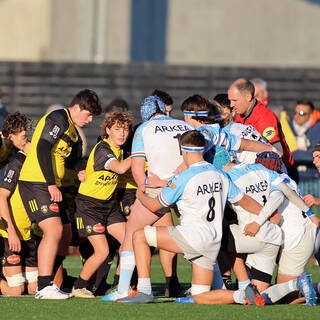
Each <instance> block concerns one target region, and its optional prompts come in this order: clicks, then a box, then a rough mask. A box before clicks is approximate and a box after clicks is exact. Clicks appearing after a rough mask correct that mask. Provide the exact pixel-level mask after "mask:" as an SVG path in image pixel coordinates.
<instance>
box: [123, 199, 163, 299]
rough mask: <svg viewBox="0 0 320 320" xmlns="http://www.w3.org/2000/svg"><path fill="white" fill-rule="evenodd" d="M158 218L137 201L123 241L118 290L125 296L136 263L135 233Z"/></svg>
mask: <svg viewBox="0 0 320 320" xmlns="http://www.w3.org/2000/svg"><path fill="white" fill-rule="evenodd" d="M158 219H159V218H158V216H157V215H155V214H154V213H152V212H151V211H149V210H148V209H146V208H145V207H144V206H143V205H142V204H141V203H140V201H139V200H136V201H135V203H134V205H133V207H132V211H131V213H130V218H129V219H128V222H127V223H126V232H125V237H124V241H123V243H122V253H121V259H120V279H119V285H118V291H119V293H120V294H121V295H123V296H127V294H128V290H129V286H130V280H131V277H132V273H133V270H134V268H135V265H136V264H135V257H134V252H133V243H132V236H133V233H134V232H135V231H137V230H139V229H141V228H143V227H144V226H146V225H151V224H153V223H154V222H155V221H157V220H158Z"/></svg>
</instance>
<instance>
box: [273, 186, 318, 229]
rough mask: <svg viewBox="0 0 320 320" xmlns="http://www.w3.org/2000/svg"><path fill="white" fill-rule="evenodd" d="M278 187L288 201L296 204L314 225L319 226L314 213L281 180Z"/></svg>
mask: <svg viewBox="0 0 320 320" xmlns="http://www.w3.org/2000/svg"><path fill="white" fill-rule="evenodd" d="M278 186H279V188H280V189H281V191H282V192H283V193H284V194H285V196H286V197H287V198H288V200H289V201H291V202H292V203H293V204H294V205H295V206H297V207H298V208H299V209H300V210H301V211H302V212H304V213H305V214H306V215H307V216H308V217H309V219H310V220H311V221H312V222H313V223H314V224H315V225H316V226H318V227H319V226H320V221H319V218H318V217H317V216H316V215H315V213H314V212H313V211H312V210H311V209H310V208H309V207H308V206H307V204H306V203H305V202H304V201H303V200H302V199H301V198H300V197H299V196H298V195H297V194H296V193H295V192H294V191H293V190H292V189H291V188H289V187H288V186H287V184H286V183H285V182H284V181H283V182H280V183H279V185H278Z"/></svg>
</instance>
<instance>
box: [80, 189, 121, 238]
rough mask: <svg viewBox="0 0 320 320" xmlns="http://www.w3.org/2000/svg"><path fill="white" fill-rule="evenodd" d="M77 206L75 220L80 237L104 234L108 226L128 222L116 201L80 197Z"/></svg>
mask: <svg viewBox="0 0 320 320" xmlns="http://www.w3.org/2000/svg"><path fill="white" fill-rule="evenodd" d="M76 205H77V212H76V214H75V218H76V224H77V229H78V233H79V237H89V236H93V235H99V234H104V233H105V231H106V228H107V227H108V226H110V225H112V224H115V223H120V222H126V221H127V220H126V218H125V217H124V215H123V214H122V213H121V210H120V208H119V204H118V203H117V201H116V200H114V199H112V200H109V201H101V200H97V199H94V198H90V197H85V196H81V195H80V196H79V195H78V197H77V198H76Z"/></svg>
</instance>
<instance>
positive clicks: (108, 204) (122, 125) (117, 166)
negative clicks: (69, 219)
mask: <svg viewBox="0 0 320 320" xmlns="http://www.w3.org/2000/svg"><path fill="white" fill-rule="evenodd" d="M131 125H132V119H131V117H130V116H129V114H128V113H121V112H118V111H115V112H113V113H112V114H111V115H110V116H109V117H108V118H107V120H105V122H104V124H103V126H102V135H101V137H102V140H101V141H100V142H98V143H97V144H96V146H95V147H94V148H93V150H92V151H91V153H90V156H89V159H88V163H87V167H86V180H85V181H84V182H81V184H80V188H79V193H78V196H77V198H76V205H77V212H76V215H75V217H76V223H77V229H78V232H79V236H80V237H87V238H88V240H89V241H90V243H91V244H92V246H93V249H94V253H93V254H92V255H91V256H90V257H89V258H88V259H87V260H86V261H85V263H84V266H83V268H82V270H81V273H80V276H79V278H78V279H77V280H76V282H75V284H74V287H73V289H72V294H73V296H75V297H79V298H93V297H94V295H93V293H92V292H91V291H89V290H88V289H87V285H88V280H89V279H90V278H91V276H92V275H93V274H94V273H95V272H96V271H97V269H98V268H99V267H100V265H101V264H102V263H103V262H104V261H105V259H106V258H107V256H108V254H109V246H108V241H107V238H106V234H105V231H106V229H107V231H108V233H109V234H110V235H111V236H113V237H114V238H115V239H116V240H118V241H119V242H120V243H122V242H123V238H124V234H125V222H126V218H125V217H124V216H123V215H122V214H121V213H120V208H119V206H118V204H117V202H116V199H115V194H114V193H115V189H116V187H117V184H118V176H119V174H123V173H125V172H126V171H127V170H128V169H129V168H130V165H131V158H130V157H129V158H126V159H125V160H123V150H122V149H121V148H120V147H121V146H122V145H123V144H124V143H125V141H126V140H127V138H128V134H129V131H130V129H131Z"/></svg>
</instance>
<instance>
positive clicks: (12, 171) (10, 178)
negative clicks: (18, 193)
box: [3, 170, 14, 183]
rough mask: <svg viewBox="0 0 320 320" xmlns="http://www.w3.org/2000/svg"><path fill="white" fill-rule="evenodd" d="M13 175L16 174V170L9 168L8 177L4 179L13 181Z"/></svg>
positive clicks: (9, 181)
mask: <svg viewBox="0 0 320 320" xmlns="http://www.w3.org/2000/svg"><path fill="white" fill-rule="evenodd" d="M13 176H14V170H9V171H8V173H7V175H6V177H5V178H4V179H3V181H5V182H8V183H11V182H12V177H13Z"/></svg>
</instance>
